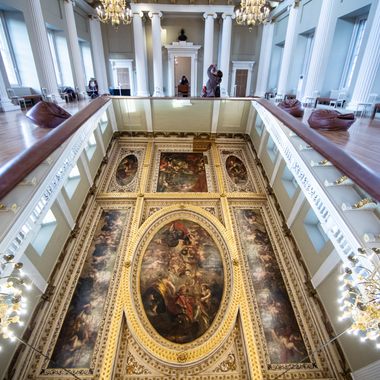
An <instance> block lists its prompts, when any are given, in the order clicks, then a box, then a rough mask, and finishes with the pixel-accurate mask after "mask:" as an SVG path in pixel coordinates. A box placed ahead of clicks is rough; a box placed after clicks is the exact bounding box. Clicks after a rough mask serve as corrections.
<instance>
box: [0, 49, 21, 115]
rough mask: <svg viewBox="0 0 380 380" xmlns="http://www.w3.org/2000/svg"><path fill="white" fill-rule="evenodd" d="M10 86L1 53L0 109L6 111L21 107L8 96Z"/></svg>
mask: <svg viewBox="0 0 380 380" xmlns="http://www.w3.org/2000/svg"><path fill="white" fill-rule="evenodd" d="M10 87H11V85H10V83H9V80H8V76H7V72H6V70H5V66H4V61H3V57H2V56H1V54H0V111H3V112H6V111H16V110H19V109H20V106H18V105H15V104H13V103H12V102H11V100H10V99H9V98H8V93H7V88H10Z"/></svg>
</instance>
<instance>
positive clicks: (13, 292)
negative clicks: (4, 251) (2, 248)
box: [0, 255, 31, 348]
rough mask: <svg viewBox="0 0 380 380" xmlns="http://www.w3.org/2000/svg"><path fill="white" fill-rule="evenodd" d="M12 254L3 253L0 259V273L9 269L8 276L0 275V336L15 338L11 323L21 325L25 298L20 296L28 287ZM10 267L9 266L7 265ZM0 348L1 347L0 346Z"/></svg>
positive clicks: (19, 265)
mask: <svg viewBox="0 0 380 380" xmlns="http://www.w3.org/2000/svg"><path fill="white" fill-rule="evenodd" d="M13 259H14V256H13V255H4V256H3V257H2V258H1V259H0V273H4V272H6V271H7V270H8V269H11V271H12V273H11V274H10V275H9V276H4V275H1V276H0V336H1V337H2V338H4V339H10V340H11V341H15V340H16V336H15V335H14V333H13V331H12V330H11V325H13V324H16V323H17V324H18V325H20V326H22V325H23V322H22V321H21V319H20V315H23V314H25V313H26V299H25V298H24V297H23V296H22V292H23V288H24V287H25V288H26V289H30V288H31V286H30V285H27V284H26V283H25V282H24V280H23V279H22V276H23V274H22V270H21V269H22V267H23V264H22V263H15V262H14V261H13ZM9 265H11V266H12V267H11V268H9V267H8V266H9ZM0 348H1V347H0Z"/></svg>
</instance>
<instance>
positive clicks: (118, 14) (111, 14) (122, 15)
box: [96, 0, 132, 26]
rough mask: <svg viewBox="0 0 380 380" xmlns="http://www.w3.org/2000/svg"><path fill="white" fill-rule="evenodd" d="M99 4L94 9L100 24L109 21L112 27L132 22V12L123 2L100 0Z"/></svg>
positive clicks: (120, 0) (122, 0)
mask: <svg viewBox="0 0 380 380" xmlns="http://www.w3.org/2000/svg"><path fill="white" fill-rule="evenodd" d="M100 2H101V5H99V6H97V7H96V12H97V13H98V17H99V20H100V21H101V22H108V21H111V23H112V25H114V26H119V25H120V23H123V24H130V23H131V22H132V11H131V9H130V8H127V6H126V1H125V0H100Z"/></svg>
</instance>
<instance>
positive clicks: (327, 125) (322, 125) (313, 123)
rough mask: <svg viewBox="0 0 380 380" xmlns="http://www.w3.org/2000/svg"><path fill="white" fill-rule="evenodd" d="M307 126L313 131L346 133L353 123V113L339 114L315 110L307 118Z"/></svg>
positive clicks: (333, 111) (332, 111) (331, 111)
mask: <svg viewBox="0 0 380 380" xmlns="http://www.w3.org/2000/svg"><path fill="white" fill-rule="evenodd" d="M308 122H309V125H310V127H311V128H315V129H325V130H329V131H340V130H343V131H346V130H347V129H348V128H350V127H351V125H352V124H353V123H354V122H355V116H354V114H353V113H346V114H341V113H340V112H338V111H335V110H315V111H313V112H312V113H311V115H310V117H309V120H308Z"/></svg>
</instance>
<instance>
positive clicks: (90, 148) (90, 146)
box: [86, 133, 96, 160]
mask: <svg viewBox="0 0 380 380" xmlns="http://www.w3.org/2000/svg"><path fill="white" fill-rule="evenodd" d="M95 149H96V139H95V135H94V133H91V136H90V138H89V139H88V141H87V147H86V153H87V158H88V159H89V160H91V158H92V156H93V155H94V153H95Z"/></svg>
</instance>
